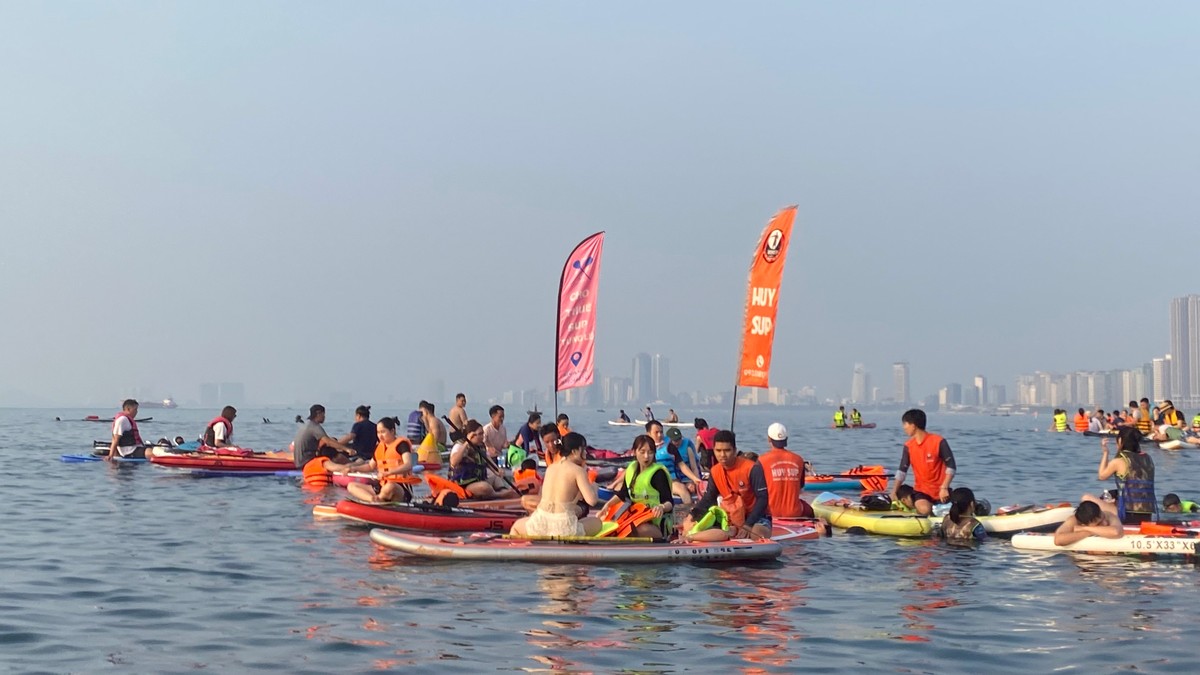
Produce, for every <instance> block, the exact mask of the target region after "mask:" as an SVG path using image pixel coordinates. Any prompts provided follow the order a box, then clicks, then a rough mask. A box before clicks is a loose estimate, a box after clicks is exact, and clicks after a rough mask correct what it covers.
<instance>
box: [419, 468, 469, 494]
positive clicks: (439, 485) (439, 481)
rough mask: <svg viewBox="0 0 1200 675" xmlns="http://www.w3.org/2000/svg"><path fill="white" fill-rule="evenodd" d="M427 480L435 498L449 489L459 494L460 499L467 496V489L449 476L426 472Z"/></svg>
mask: <svg viewBox="0 0 1200 675" xmlns="http://www.w3.org/2000/svg"><path fill="white" fill-rule="evenodd" d="M425 482H426V483H427V484H428V485H429V491H430V492H432V493H433V496H434V498H435V499H436V498H438V497H440V496H441V494H442V493H443V492H445V491H447V490H449V491H450V492H453V493H454V494H456V495H458V498H459V499H466V498H467V489H466V488H464V487H463V486H461V485H459V484H458V483H455V482H454V481H452V480H449V479H447V478H442V477H441V476H438V475H435V474H432V473H427V474H425Z"/></svg>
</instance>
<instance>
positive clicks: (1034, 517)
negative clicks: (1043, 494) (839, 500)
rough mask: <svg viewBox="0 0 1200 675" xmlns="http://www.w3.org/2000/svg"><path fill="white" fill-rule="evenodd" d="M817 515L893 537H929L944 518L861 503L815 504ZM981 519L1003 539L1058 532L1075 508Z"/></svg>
mask: <svg viewBox="0 0 1200 675" xmlns="http://www.w3.org/2000/svg"><path fill="white" fill-rule="evenodd" d="M812 507H813V512H814V513H815V514H816V515H817V517H819V518H823V519H825V520H826V521H828V522H829V523H830V524H831V525H833V526H834V527H836V528H839V529H846V530H848V529H850V528H852V527H857V528H861V529H862V530H864V531H866V532H869V533H871V534H883V535H888V536H892V537H925V536H928V535H930V534H933V533H934V531H935V530H936V529H938V528H940V527H941V524H942V518H941V516H921V515H917V514H916V513H913V512H911V511H865V510H863V509H862V508H860V507H859V506H858V505H857V504H850V505H837V504H832V503H829V502H828V501H822V502H814V503H813V505H812ZM999 511H1000V510H998V512H997V514H996V515H990V516H978V517H977V518H978V520H979V522H980V524H982V525H983V529H984V530H986V531H987V532H988V534H991V535H994V536H1000V537H1007V536H1011V535H1013V534H1015V533H1017V532H1027V531H1039V530H1042V531H1044V530H1054V529H1056V528H1058V526H1059V525H1061V524H1062V523H1063V522H1064V521H1066V519H1067V518H1069V517H1070V516H1071V514H1073V513H1075V509H1074V508H1073V507H1071V506H1035V505H1026V506H1015V507H1005V508H1004V509H1003V513H1000V512H999Z"/></svg>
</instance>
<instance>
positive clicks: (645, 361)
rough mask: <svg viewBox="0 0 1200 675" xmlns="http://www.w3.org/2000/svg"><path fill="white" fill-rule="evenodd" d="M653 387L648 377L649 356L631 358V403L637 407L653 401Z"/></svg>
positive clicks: (640, 355) (642, 355)
mask: <svg viewBox="0 0 1200 675" xmlns="http://www.w3.org/2000/svg"><path fill="white" fill-rule="evenodd" d="M654 398H655V397H654V385H653V381H652V380H651V377H650V355H649V354H646V353H644V352H643V353H641V354H638V355H637V356H635V357H633V402H634V403H637V404H639V405H643V404H646V403H649V402H650V401H652V400H654Z"/></svg>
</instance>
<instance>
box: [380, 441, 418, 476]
mask: <svg viewBox="0 0 1200 675" xmlns="http://www.w3.org/2000/svg"><path fill="white" fill-rule="evenodd" d="M412 451H413V449H412V441H410V440H408V439H407V438H405V437H404V436H397V437H396V440H394V441H392V442H391V443H384V442H383V441H379V444H378V445H376V446H375V468H376V470H378V471H379V475H380V476H381V478H380V479H379V482H380V483H401V484H404V485H416V484H418V483H420V482H421V479H420V478H415V477H413V476H386V477H385V476H383V474H385V473H387V472H389V471H395V470H396V469H399V468H400V467H402V466H404V453H411V452H412Z"/></svg>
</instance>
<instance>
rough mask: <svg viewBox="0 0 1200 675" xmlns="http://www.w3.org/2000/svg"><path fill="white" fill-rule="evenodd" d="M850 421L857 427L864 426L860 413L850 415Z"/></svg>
mask: <svg viewBox="0 0 1200 675" xmlns="http://www.w3.org/2000/svg"><path fill="white" fill-rule="evenodd" d="M850 421H851V422H853V423H854V424H855V425H856V426H857V425H859V424H862V413H860V412H856V413H850Z"/></svg>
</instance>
